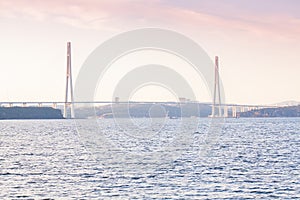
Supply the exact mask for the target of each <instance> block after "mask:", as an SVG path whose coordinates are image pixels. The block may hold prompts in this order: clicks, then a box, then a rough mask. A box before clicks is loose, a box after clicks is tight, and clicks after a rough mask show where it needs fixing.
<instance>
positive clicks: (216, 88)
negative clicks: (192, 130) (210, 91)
mask: <svg viewBox="0 0 300 200" xmlns="http://www.w3.org/2000/svg"><path fill="white" fill-rule="evenodd" d="M219 80H220V77H219V57H218V56H216V57H215V82H214V97H213V98H214V99H213V105H212V113H211V117H222V108H221V104H222V103H221V94H220V82H219ZM217 96H218V97H217ZM217 98H218V99H217ZM217 100H218V105H217V102H216V101H217ZM216 108H218V112H217V113H216Z"/></svg>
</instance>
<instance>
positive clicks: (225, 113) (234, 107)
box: [0, 101, 278, 117]
mask: <svg viewBox="0 0 300 200" xmlns="http://www.w3.org/2000/svg"><path fill="white" fill-rule="evenodd" d="M76 104H77V105H82V106H84V104H169V105H178V104H201V105H207V106H213V104H212V103H200V102H196V101H184V102H181V101H179V102H172V101H169V102H162V101H157V102H149V101H77V102H76V101H75V102H64V101H27V102H25V101H6V102H0V107H16V106H22V107H27V106H37V107H43V106H49V105H50V106H51V107H53V108H57V106H58V105H62V106H64V114H66V109H67V108H68V107H71V110H72V106H74V105H76ZM86 106H87V105H86ZM216 106H217V107H220V110H221V113H218V112H217V113H215V114H214V116H211V117H237V113H242V112H247V111H251V110H258V109H262V108H276V107H278V106H269V105H238V104H220V105H219V104H217V105H216ZM229 111H231V116H229ZM73 112H74V110H73Z"/></svg>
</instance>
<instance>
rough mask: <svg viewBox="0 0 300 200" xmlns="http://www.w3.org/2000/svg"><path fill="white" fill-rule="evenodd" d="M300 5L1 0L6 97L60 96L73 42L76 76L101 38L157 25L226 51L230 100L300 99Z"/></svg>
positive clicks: (225, 0)
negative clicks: (68, 46) (67, 49)
mask: <svg viewBox="0 0 300 200" xmlns="http://www.w3.org/2000/svg"><path fill="white" fill-rule="evenodd" d="M299 10H300V3H299V2H298V1H296V0H285V1H284V0H272V1H271V0H265V1H261V0H248V1H235V0H212V1H204V0H191V1H183V0H169V1H167V0H151V1H146V0H119V1H116V0H115V1H109V0H101V1H98V0H88V1H86V0H73V1H71V0H61V1H59V0H53V1H38V0H19V1H18V0H11V1H5V0H0V25H1V29H2V34H1V37H0V42H1V44H2V45H1V47H0V53H1V54H2V55H3V57H2V59H0V72H1V73H0V84H1V85H2V86H5V87H4V88H3V87H2V88H0V91H1V93H2V94H4V95H3V96H1V97H0V100H2V101H5V100H24V98H25V100H39V99H38V98H41V99H42V100H49V99H51V98H55V99H56V100H61V99H62V97H63V88H64V85H63V83H64V70H65V69H64V68H63V67H61V66H64V63H65V58H64V54H65V42H66V41H68V40H71V41H72V42H73V46H74V48H77V50H76V49H74V54H76V60H74V68H75V69H74V74H75V75H76V73H78V71H79V68H80V66H81V64H82V62H83V61H84V59H85V58H86V57H87V56H88V54H89V53H90V52H91V51H92V50H93V48H95V47H96V46H97V45H99V44H100V43H101V42H102V41H104V40H106V39H108V38H109V37H111V36H113V35H116V34H118V33H121V32H123V31H127V30H131V29H135V28H142V27H149V26H150V27H160V28H168V29H172V30H175V31H178V32H181V33H183V34H186V35H187V36H189V37H191V38H192V39H194V40H195V41H197V42H198V43H199V44H200V45H201V46H202V47H203V48H204V49H205V50H206V51H207V53H208V54H209V55H210V57H212V58H213V57H214V56H215V55H219V56H220V59H221V78H222V80H223V83H224V87H225V93H226V98H227V101H228V102H232V103H249V104H259V103H274V102H280V101H285V100H298V101H300V93H299V87H300V79H299V78H298V77H299V75H300V66H299V62H298V58H299V55H300V14H299V13H298V11H299ZM45 46H46V47H45ZM16 57H17V58H19V59H16ZM37 57H38V59H36V58H37ZM74 59H75V58H74ZM24 66H26V67H24ZM41 67H43V69H41ZM24 68H26V69H24ZM15 71H19V74H18V75H16V74H15ZM32 71H34V73H35V74H34V75H32V73H31V72H32ZM58 72H59V75H57V76H55V77H56V78H55V81H53V80H52V79H51V78H50V77H52V76H54V75H55V74H57V73H58ZM24 75H26V77H24ZM28 77H29V79H30V80H28ZM51 81H52V84H50V83H51ZM36 82H39V84H35V83H36ZM53 86H54V88H57V89H53ZM24 88H26V89H25V90H24ZM44 88H48V89H47V90H45V89H44ZM21 90H22V91H23V92H20V91H21ZM36 93H39V94H40V97H36V95H34V94H36Z"/></svg>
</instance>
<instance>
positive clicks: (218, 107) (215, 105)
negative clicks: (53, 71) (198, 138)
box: [0, 42, 278, 118]
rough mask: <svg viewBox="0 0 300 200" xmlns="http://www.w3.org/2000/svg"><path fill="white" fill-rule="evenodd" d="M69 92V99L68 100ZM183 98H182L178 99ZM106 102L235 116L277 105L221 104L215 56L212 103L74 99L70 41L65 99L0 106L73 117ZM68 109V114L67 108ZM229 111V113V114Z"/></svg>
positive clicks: (19, 102) (3, 103) (69, 44)
mask: <svg viewBox="0 0 300 200" xmlns="http://www.w3.org/2000/svg"><path fill="white" fill-rule="evenodd" d="M69 92H70V100H69ZM180 99H184V100H180ZM107 104H164V105H174V106H178V105H184V104H199V105H200V104H201V105H207V106H211V108H212V113H211V115H210V117H237V116H238V113H242V112H248V111H252V110H259V109H263V108H276V107H278V106H268V105H237V104H222V102H221V95H220V84H219V59H218V57H217V56H216V57H215V79H214V96H213V102H212V103H201V102H197V101H187V100H186V99H185V98H179V101H178V102H167V101H166V102H149V101H119V98H118V97H116V98H115V101H81V102H78V101H77V102H76V101H74V96H73V85H72V67H71V43H70V42H68V43H67V73H66V91H65V101H6V102H0V107H16V106H18V107H53V108H61V107H63V110H64V114H63V116H64V117H65V118H69V117H71V118H74V117H75V115H74V112H75V111H74V106H84V105H89V106H91V105H92V106H97V105H98V106H99V105H107ZM68 109H70V116H68V114H67V110H68ZM229 113H230V114H231V115H230V116H229Z"/></svg>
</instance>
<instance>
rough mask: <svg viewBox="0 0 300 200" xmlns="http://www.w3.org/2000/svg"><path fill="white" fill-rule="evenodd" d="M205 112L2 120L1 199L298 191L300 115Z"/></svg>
mask: <svg viewBox="0 0 300 200" xmlns="http://www.w3.org/2000/svg"><path fill="white" fill-rule="evenodd" d="M198 120H199V121H198V124H196V127H195V119H186V120H181V119H172V120H167V121H164V120H160V121H157V122H155V121H149V119H135V120H133V122H132V121H131V123H129V122H128V121H127V120H122V119H120V120H117V121H115V120H114V119H102V120H98V121H97V122H96V124H97V125H95V121H91V122H84V123H83V121H79V122H76V120H24V121H23V120H15V121H0V199H253V198H259V199H275V198H278V199H300V118H272V119H271V118H265V119H263V118H261V119H242V118H239V119H226V120H225V121H222V120H219V121H211V119H198ZM89 123H91V125H90V126H89V125H88V124H89ZM95 129H97V130H95Z"/></svg>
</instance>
